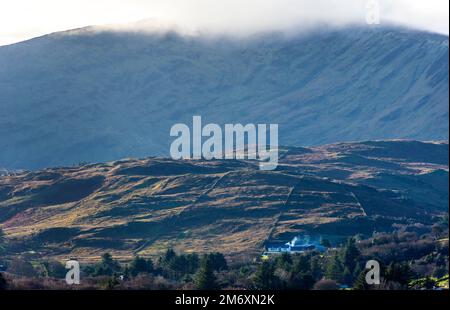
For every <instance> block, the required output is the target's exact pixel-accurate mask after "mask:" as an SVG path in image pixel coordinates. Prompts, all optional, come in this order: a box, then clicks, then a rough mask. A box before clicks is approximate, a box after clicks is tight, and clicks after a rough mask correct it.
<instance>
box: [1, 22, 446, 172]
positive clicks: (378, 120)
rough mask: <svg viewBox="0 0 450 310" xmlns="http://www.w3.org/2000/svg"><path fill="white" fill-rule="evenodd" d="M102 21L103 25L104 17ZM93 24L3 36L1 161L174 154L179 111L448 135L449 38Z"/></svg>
mask: <svg viewBox="0 0 450 310" xmlns="http://www.w3.org/2000/svg"><path fill="white" fill-rule="evenodd" d="M102 29H103V28H102ZM102 29H98V28H95V27H90V28H85V29H79V30H73V31H68V32H61V33H55V34H51V35H47V36H44V37H40V38H36V39H33V40H30V41H26V42H22V43H18V44H14V45H10V46H3V47H0V107H1V113H0V149H1V152H0V167H4V168H6V169H36V168H43V167H54V166H60V165H73V164H78V163H79V162H104V161H110V160H117V159H119V158H124V157H139V158H142V157H147V156H153V155H164V156H167V155H168V151H169V145H170V143H171V139H170V137H169V131H170V128H171V126H172V125H173V124H175V123H178V122H183V123H187V124H190V123H191V121H192V116H193V115H201V116H202V117H203V120H204V122H214V123H218V124H221V125H222V124H224V123H233V124H235V123H239V122H240V123H243V124H246V123H278V124H279V126H280V143H282V144H284V145H298V146H313V145H320V144H326V143H335V142H340V141H361V140H373V139H396V138H407V139H416V140H432V139H433V140H441V139H444V140H447V139H448V130H449V127H448V99H449V91H448V82H449V80H448V56H449V55H448V37H447V36H440V35H436V34H430V33H425V32H418V31H413V30H406V29H401V28H383V27H375V28H344V29H340V30H323V31H321V32H318V31H316V32H312V33H309V34H303V35H299V36H294V37H285V36H282V35H277V34H270V35H269V34H267V35H261V36H259V37H255V38H252V39H247V40H238V39H230V38H206V37H202V36H199V37H186V36H181V35H178V34H177V33H175V32H166V33H159V34H149V33H147V34H143V33H134V32H124V31H121V32H115V31H108V30H104V29H103V30H102Z"/></svg>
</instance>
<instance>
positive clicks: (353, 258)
mask: <svg viewBox="0 0 450 310" xmlns="http://www.w3.org/2000/svg"><path fill="white" fill-rule="evenodd" d="M360 254H361V253H360V252H359V250H358V248H357V247H356V243H355V239H354V238H349V239H348V240H347V244H346V245H345V247H344V249H343V251H342V253H341V260H342V263H343V265H344V266H345V267H347V268H348V269H349V272H350V273H352V272H353V271H354V270H355V266H356V263H357V260H358V258H359V256H360Z"/></svg>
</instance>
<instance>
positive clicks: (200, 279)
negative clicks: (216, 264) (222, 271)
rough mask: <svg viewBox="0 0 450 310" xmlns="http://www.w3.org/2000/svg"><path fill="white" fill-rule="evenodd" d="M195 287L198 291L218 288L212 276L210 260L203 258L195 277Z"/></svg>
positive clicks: (212, 270) (206, 257)
mask: <svg viewBox="0 0 450 310" xmlns="http://www.w3.org/2000/svg"><path fill="white" fill-rule="evenodd" d="M194 282H195V287H196V288H197V289H198V290H215V289H218V288H219V285H218V284H217V282H216V276H215V275H214V268H213V264H212V261H211V259H210V258H209V257H208V256H206V255H205V256H204V257H203V259H202V262H201V264H200V269H199V270H198V272H197V274H196V276H195V281H194Z"/></svg>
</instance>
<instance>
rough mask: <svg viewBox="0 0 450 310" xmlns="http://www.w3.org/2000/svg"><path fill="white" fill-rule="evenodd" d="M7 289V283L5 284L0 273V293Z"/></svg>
mask: <svg viewBox="0 0 450 310" xmlns="http://www.w3.org/2000/svg"><path fill="white" fill-rule="evenodd" d="M7 288H8V282H6V279H5V278H4V277H3V274H2V273H0V291H2V290H6V289H7Z"/></svg>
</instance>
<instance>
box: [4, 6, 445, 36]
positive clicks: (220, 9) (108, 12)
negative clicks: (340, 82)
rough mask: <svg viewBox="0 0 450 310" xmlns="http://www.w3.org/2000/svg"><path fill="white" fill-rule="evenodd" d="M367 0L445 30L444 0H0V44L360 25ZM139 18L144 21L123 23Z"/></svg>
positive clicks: (389, 19)
mask: <svg viewBox="0 0 450 310" xmlns="http://www.w3.org/2000/svg"><path fill="white" fill-rule="evenodd" d="M368 1H377V2H378V3H379V5H380V22H381V24H398V25H403V26H408V27H412V28H416V29H422V30H427V31H432V32H438V33H443V34H447V35H448V28H449V22H448V11H449V1H448V0H127V1H119V0H40V1H34V0H2V4H1V5H0V44H5V43H11V42H12V41H19V40H23V39H25V38H31V37H33V36H37V35H41V34H46V33H49V32H54V31H62V30H67V29H72V28H77V27H83V26H88V25H102V24H114V26H111V28H114V29H116V30H120V29H126V30H131V29H134V30H139V31H154V30H155V29H157V30H158V29H164V28H171V27H176V28H177V29H178V30H180V32H182V33H199V32H202V33H211V34H217V33H221V34H229V35H233V36H247V35H252V34H255V33H259V32H268V31H282V32H297V31H307V30H309V29H311V28H317V27H321V26H331V27H339V26H345V25H348V24H364V23H366V15H367V7H366V6H367V3H368ZM138 20H147V22H140V23H134V24H132V25H126V24H127V23H131V22H135V21H138ZM155 21H156V22H155ZM121 24H122V25H121Z"/></svg>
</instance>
